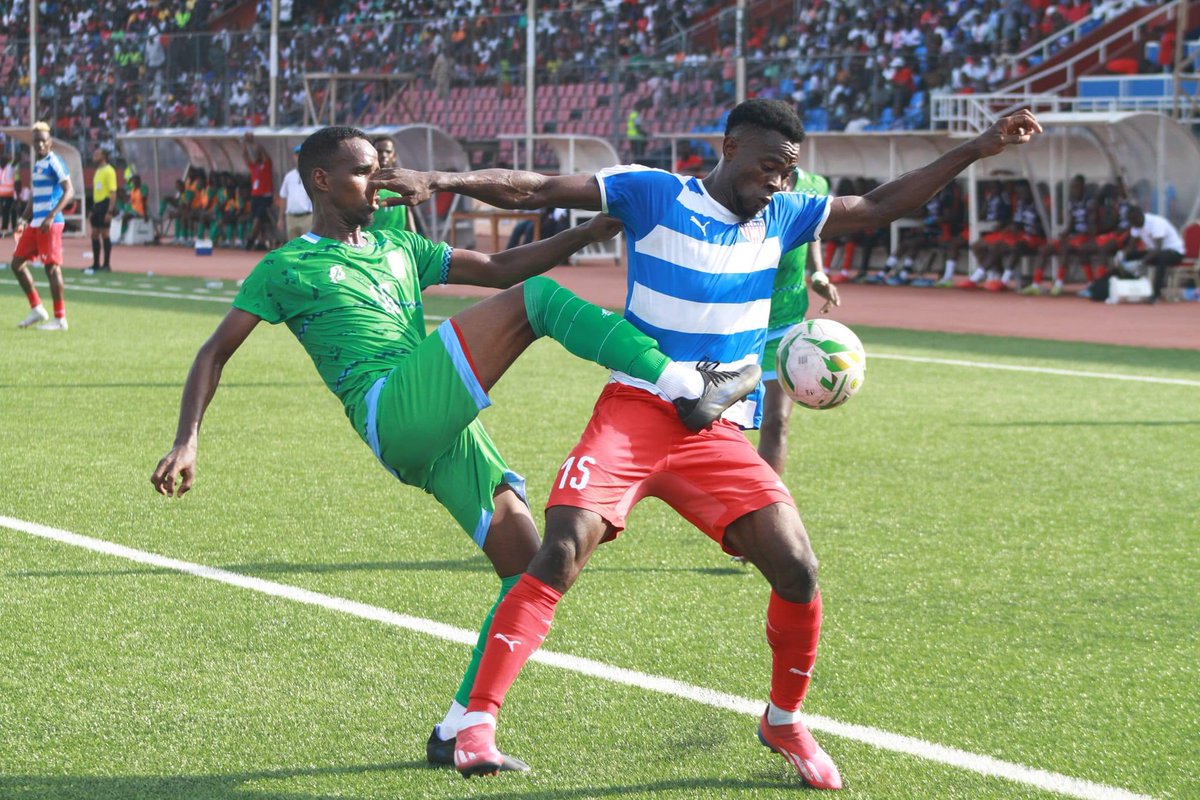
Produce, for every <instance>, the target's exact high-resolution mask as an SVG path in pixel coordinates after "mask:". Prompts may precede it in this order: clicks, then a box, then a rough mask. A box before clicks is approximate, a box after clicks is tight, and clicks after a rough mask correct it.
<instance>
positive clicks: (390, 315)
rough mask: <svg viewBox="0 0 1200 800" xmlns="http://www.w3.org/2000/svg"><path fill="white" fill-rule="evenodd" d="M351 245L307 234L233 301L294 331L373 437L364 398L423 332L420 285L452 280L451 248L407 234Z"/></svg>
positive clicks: (270, 259)
mask: <svg viewBox="0 0 1200 800" xmlns="http://www.w3.org/2000/svg"><path fill="white" fill-rule="evenodd" d="M363 239H364V240H365V241H366V244H365V245H364V246H363V247H361V248H357V247H351V246H350V245H348V244H343V243H341V242H335V241H333V240H332V239H323V238H321V237H319V236H316V235H315V234H312V233H307V234H305V235H303V236H299V237H297V238H295V239H292V240H291V241H290V242H288V243H287V244H285V245H284V246H283V247H280V248H279V249H277V250H272V251H271V252H270V253H268V254H267V255H266V256H265V257H263V260H262V261H260V262H259V263H258V265H257V266H255V267H254V269H253V270H252V271H251V273H250V274H249V275H248V276H247V277H246V280H245V282H244V283H243V284H242V288H241V290H240V291H239V292H238V294H237V297H235V298H234V300H233V305H234V307H235V308H240V309H241V310H243V311H247V312H249V313H251V314H254V315H255V316H258V317H261V318H262V319H264V320H266V321H267V322H270V323H271V324H276V323H279V322H283V323H286V324H287V326H288V329H289V330H291V332H292V333H293V334H294V335H295V337H296V339H297V340H299V342H300V344H301V345H303V346H304V349H305V350H306V351H307V352H308V355H309V357H310V358H311V359H312V361H313V364H314V365H315V366H316V368H317V372H319V373H320V374H321V379H322V380H324V381H325V385H326V386H328V387H329V390H330V391H331V392H333V393H334V394H335V395H337V396H338V398H339V399H340V400H341V401H342V405H343V406H344V407H345V410H346V416H348V417H349V418H350V422H351V423H352V424H353V425H354V429H355V430H356V431H358V433H359V435H360V436H365V429H366V410H365V409H364V407H363V403H362V400H363V396H364V395H365V394H366V392H367V390H368V389H370V388H371V385H372V384H373V383H374V382H375V381H376V380H378V379H379V378H381V377H383V376H384V375H386V374H387V373H388V372H389V371H390V370H391V369H392V368H393V367H394V366H395V364H396V361H397V360H399V359H402V358H403V357H404V356H406V355H407V354H408V353H410V352H412V350H413V348H414V347H416V346H417V345H418V344H419V343H420V342H421V341H422V340H423V339H424V338H425V314H424V310H423V308H422V305H421V290H422V289H424V288H425V287H427V286H433V285H435V284H438V283H444V282H445V280H446V275H447V272H448V270H449V268H450V248H449V247H448V246H446V245H445V244H435V243H434V242H431V241H429V240H428V239H426V238H424V237H422V236H418V235H417V234H415V233H409V232H407V231H377V232H374V233H365V234H364V235H363Z"/></svg>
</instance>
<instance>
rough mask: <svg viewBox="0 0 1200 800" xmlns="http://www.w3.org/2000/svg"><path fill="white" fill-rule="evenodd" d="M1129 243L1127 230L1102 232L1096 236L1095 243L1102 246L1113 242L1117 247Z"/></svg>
mask: <svg viewBox="0 0 1200 800" xmlns="http://www.w3.org/2000/svg"><path fill="white" fill-rule="evenodd" d="M1128 243H1129V231H1110V232H1109V233H1102V234H1100V235H1099V236H1097V237H1096V244H1098V245H1100V246H1101V247H1103V246H1104V245H1106V244H1115V245H1117V246H1118V247H1124V246H1125V245H1126V244H1128Z"/></svg>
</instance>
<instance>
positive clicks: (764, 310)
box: [596, 166, 830, 428]
mask: <svg viewBox="0 0 1200 800" xmlns="http://www.w3.org/2000/svg"><path fill="white" fill-rule="evenodd" d="M596 179H597V181H598V182H599V184H600V194H601V198H602V199H601V203H602V208H603V210H604V211H605V213H607V214H611V215H612V216H614V217H616V218H617V219H619V220H621V221H622V222H623V223H625V232H626V234H627V237H628V241H629V245H628V250H627V253H628V262H629V269H628V275H627V286H628V290H627V294H626V297H625V317H626V318H627V319H628V320H629V321H630V322H632V323H633V324H634V325H635V326H637V327H638V328H640V329H641V330H642V331H643V332H645V333H647V334H649V335H650V336H653V337H654V338H655V339H657V340H658V344H659V347H661V348H662V350H663V352H664V353H667V354H668V355H670V356H671V358H673V359H674V360H675V361H678V362H685V363H696V362H702V361H716V362H718V363H719V364H720V365H721V366H720V367H718V369H722V370H724V369H729V368H734V367H740V366H742V365H744V364H758V363H759V362H761V361H762V352H763V344H764V342H766V338H767V322H768V320H769V318H770V315H771V290H772V287H773V286H774V282H775V270H776V268H777V267H778V266H779V258H780V256H781V255H782V254H783V253H785V252H787V251H788V250H791V249H792V248H793V247H795V246H797V245H800V244H803V243H805V242H809V241H812V240H813V239H815V238H817V236H818V235H819V234H820V231H821V226H822V225H824V224H825V218H826V217H827V216H828V215H829V208H830V202H829V198H828V197H814V196H812V195H808V194H799V193H795V192H779V193H776V194H775V195H774V196H772V198H771V202H770V203H768V204H767V206H766V207H765V208H764V209H763V210H762V211H760V212H759V213H758V214H756V215H755V216H754V217H753V218H751V219H749V220H744V219H739V218H738V216H737V215H736V214H734V213H733V212H732V211H730V210H729V209H727V208H726V207H725V206H723V205H721V204H720V203H719V202H717V200H715V199H714V198H713V197H712V195H710V194H709V193H708V190H707V189H705V187H704V181H702V180H700V179H699V178H695V177H688V176H686V175H673V174H671V173H669V172H664V171H662V170H656V169H649V168H646V167H638V166H631V167H611V168H609V169H606V170H602V171H601V172H599V173H597V175H596ZM613 379H614V380H616V381H619V382H621V383H626V384H629V385H632V386H637V387H639V388H642V389H645V390H646V391H649V392H654V393H655V394H659V395H660V396H661V392H659V391H658V390H657V389H656V388H655V387H654V386H652V385H648V384H646V383H644V382H643V381H639V380H637V379H636V378H632V377H630V376H628V375H625V374H623V373H619V372H618V373H614V374H613ZM762 392H763V388H762V385H761V384H759V387H758V389H757V390H755V392H754V393H753V394H751V395H750V396H749V397H748V398H746V399H745V400H743V401H742V402H740V403H737V404H736V405H734V406H732V407H731V408H730V409H729V410H728V411H726V412H725V415H724V416H725V419H727V420H729V421H731V422H736V423H737V424H738V425H740V426H741V427H743V428H757V427H758V426H759V422H760V421H761V419H762V409H761V406H762ZM664 399H666V398H665V397H664Z"/></svg>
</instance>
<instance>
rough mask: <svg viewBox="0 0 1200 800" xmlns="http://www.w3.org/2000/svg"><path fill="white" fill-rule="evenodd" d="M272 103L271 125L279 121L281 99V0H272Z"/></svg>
mask: <svg viewBox="0 0 1200 800" xmlns="http://www.w3.org/2000/svg"><path fill="white" fill-rule="evenodd" d="M270 70H271V105H270V108H271V110H270V112H269V114H268V117H267V119H268V121H269V122H270V124H271V127H272V128H274V127H275V123H276V122H278V117H277V114H278V113H279V112H278V110H277V109H276V106H278V102H277V101H278V99H279V0H271V66H270Z"/></svg>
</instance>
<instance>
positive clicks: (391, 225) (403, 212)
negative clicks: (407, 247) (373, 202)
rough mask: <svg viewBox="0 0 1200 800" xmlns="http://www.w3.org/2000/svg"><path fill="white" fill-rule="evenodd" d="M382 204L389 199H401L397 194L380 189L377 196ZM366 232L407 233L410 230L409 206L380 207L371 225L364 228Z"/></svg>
mask: <svg viewBox="0 0 1200 800" xmlns="http://www.w3.org/2000/svg"><path fill="white" fill-rule="evenodd" d="M377 196H378V198H379V200H380V202H382V201H383V200H385V199H386V198H389V197H399V196H400V195H398V194H396V193H395V192H391V191H388V190H387V189H380V190H379V194H378V195H377ZM363 230H365V231H406V230H408V206H380V207H379V208H378V209H377V210H376V211H375V216H374V218H373V219H372V220H371V224H370V225H368V226H367V227H365V228H363Z"/></svg>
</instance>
